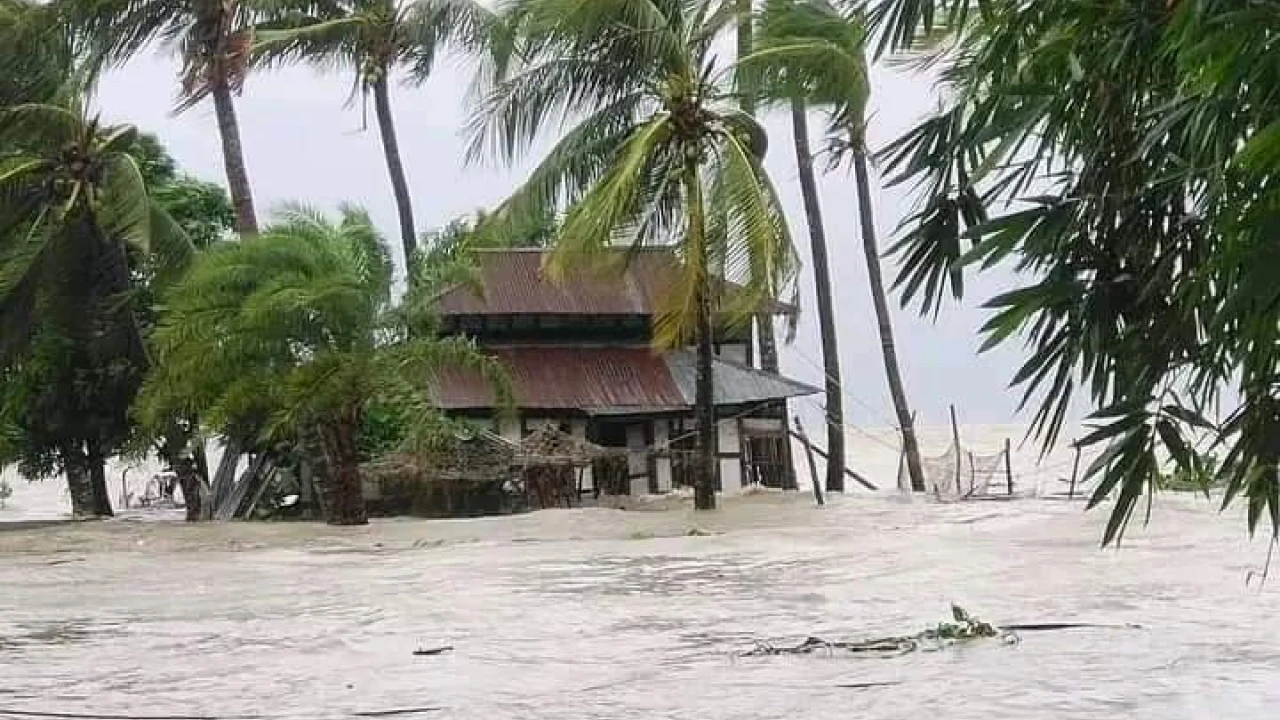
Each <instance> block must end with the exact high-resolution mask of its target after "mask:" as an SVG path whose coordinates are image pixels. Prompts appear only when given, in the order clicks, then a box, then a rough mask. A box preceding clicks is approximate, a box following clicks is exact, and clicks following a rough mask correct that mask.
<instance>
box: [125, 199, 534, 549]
mask: <svg viewBox="0 0 1280 720" xmlns="http://www.w3.org/2000/svg"><path fill="white" fill-rule="evenodd" d="M391 277H392V262H391V258H390V253H389V252H388V249H387V246H386V244H385V243H384V241H383V239H382V237H381V236H380V235H379V234H378V232H377V231H376V230H375V229H374V227H373V225H372V222H371V221H370V220H369V216H368V214H367V213H365V212H364V211H363V210H360V209H358V208H354V207H345V208H343V210H342V219H341V220H340V221H339V222H333V221H331V220H329V219H328V218H326V217H324V216H323V215H321V214H319V213H317V212H315V211H313V210H309V209H307V208H303V207H290V208H287V209H285V210H284V211H283V212H282V213H281V214H280V216H279V219H278V221H277V222H275V223H274V224H272V225H271V226H269V227H267V228H266V229H265V231H264V232H263V233H262V235H260V236H258V237H256V238H251V239H248V240H245V241H243V242H240V243H227V244H224V245H222V246H219V247H216V248H214V249H213V250H210V251H209V252H207V253H205V254H204V255H202V256H201V257H200V258H199V259H198V260H197V261H196V263H195V265H194V266H193V268H192V269H191V271H190V273H189V274H188V275H187V276H186V278H185V279H184V280H183V281H182V282H181V283H180V284H179V285H178V286H177V287H176V288H175V289H174V291H173V292H172V293H171V294H170V295H169V296H168V298H167V304H168V308H169V309H168V313H167V315H166V316H165V318H164V320H163V321H162V323H161V326H160V327H159V329H158V330H157V331H156V334H155V340H156V342H155V344H156V353H157V369H156V372H155V373H153V375H152V377H151V378H149V379H148V382H147V385H146V387H145V388H144V392H143V396H142V399H141V402H140V407H141V415H142V417H143V418H144V420H145V421H146V422H147V423H163V422H165V421H166V418H169V417H172V416H173V415H174V414H175V413H178V414H182V413H187V414H195V413H198V414H199V416H200V417H201V418H202V419H203V421H204V422H206V423H208V424H210V425H212V426H213V427H214V428H216V429H217V430H218V431H219V432H224V433H233V432H240V431H242V429H243V428H244V427H245V426H246V422H245V419H246V418H252V419H254V420H255V424H256V425H257V427H258V430H259V432H260V435H261V440H263V441H264V442H265V443H267V444H268V445H269V446H273V445H275V444H276V443H278V442H281V441H286V442H300V443H301V446H302V447H303V448H304V449H306V450H309V451H311V456H310V457H309V458H308V459H309V461H310V464H311V466H312V468H313V469H314V470H315V471H316V473H315V474H316V476H317V477H316V480H317V485H318V486H319V488H320V490H321V506H322V509H323V511H324V513H325V516H326V519H327V520H328V522H330V523H332V524H340V525H352V524H363V523H365V522H366V521H367V515H366V512H365V504H364V499H363V494H362V484H361V481H360V473H359V461H360V457H359V452H358V447H357V439H358V435H359V431H360V428H361V424H362V421H363V419H364V415H365V409H366V407H367V406H368V404H369V403H370V402H377V403H378V405H379V407H381V408H392V409H395V410H396V411H397V412H399V413H400V415H401V417H402V419H403V420H404V422H405V423H406V424H407V425H408V426H410V427H411V428H414V427H426V426H428V425H430V426H431V427H438V426H439V422H438V421H439V418H438V417H437V415H436V414H435V412H434V411H433V410H432V409H431V402H430V398H429V397H428V396H427V392H428V390H429V388H428V386H429V384H430V382H431V379H432V377H433V376H434V375H435V374H436V373H437V372H439V371H440V370H441V369H443V368H449V367H464V368H469V369H474V370H476V371H479V372H480V373H482V374H483V375H485V376H486V377H488V378H489V379H490V380H491V381H492V382H493V383H494V384H495V385H496V386H497V389H498V392H499V396H500V397H503V398H509V396H510V392H509V389H508V388H507V387H506V384H505V382H504V380H503V377H502V374H501V371H500V369H499V368H498V366H497V365H496V361H494V360H493V359H491V358H489V357H487V356H485V355H483V354H481V353H480V352H479V351H478V350H477V349H476V348H475V346H474V345H473V344H472V343H471V342H470V341H467V340H463V339H461V338H443V339H442V338H438V337H437V336H435V335H423V334H411V333H409V332H408V329H407V318H406V313H404V312H402V310H401V308H398V307H395V306H393V305H392V303H391ZM410 436H411V437H418V436H417V434H416V433H412V432H411V433H410Z"/></svg>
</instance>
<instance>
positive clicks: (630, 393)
mask: <svg viewBox="0 0 1280 720" xmlns="http://www.w3.org/2000/svg"><path fill="white" fill-rule="evenodd" d="M486 352H488V353H490V354H492V355H494V356H495V357H497V358H498V359H499V360H500V361H501V362H502V363H503V364H504V365H505V366H506V367H507V372H508V373H509V375H510V377H511V383H512V390H513V392H514V393H515V397H516V405H517V406H518V407H520V408H523V409H539V410H579V411H582V412H586V413H588V414H601V415H603V414H620V413H635V414H643V413H653V412H672V411H684V410H688V409H689V408H691V407H692V406H693V404H694V402H695V400H696V385H697V364H696V356H695V354H694V353H693V352H691V351H685V350H681V351H674V352H669V353H666V354H665V355H659V354H655V353H654V352H653V351H652V350H651V349H649V348H624V347H508V348H490V349H487V350H486ZM713 376H714V380H715V399H716V404H717V405H742V404H749V403H755V402H763V401H765V400H775V399H780V398H788V397H796V396H800V395H810V394H813V393H816V392H818V389H817V388H814V387H811V386H809V385H805V384H804V383H799V382H796V381H794V380H788V379H787V378H783V377H780V376H777V375H772V374H770V373H765V372H762V371H760V370H755V369H753V368H749V367H746V366H743V365H739V364H737V363H731V362H727V361H723V360H717V361H716V364H715V367H714V369H713ZM435 395H436V400H437V402H438V403H439V405H440V407H442V408H444V409H446V410H464V409H484V408H489V407H492V406H493V393H492V391H491V390H490V389H489V387H488V385H486V384H485V382H484V380H483V379H481V378H480V377H479V376H478V375H475V374H473V373H468V372H463V371H450V372H447V373H445V374H443V375H442V376H441V378H440V383H439V386H438V387H437V388H436V390H435Z"/></svg>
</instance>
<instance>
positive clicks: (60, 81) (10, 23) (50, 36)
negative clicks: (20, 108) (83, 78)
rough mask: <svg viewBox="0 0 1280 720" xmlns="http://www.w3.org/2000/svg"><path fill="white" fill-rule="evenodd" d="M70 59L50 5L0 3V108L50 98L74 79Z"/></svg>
mask: <svg viewBox="0 0 1280 720" xmlns="http://www.w3.org/2000/svg"><path fill="white" fill-rule="evenodd" d="M73 60H74V58H73V57H72V49H71V44H70V42H69V38H68V37H67V35H66V33H65V32H61V31H60V28H59V27H58V17H57V14H56V13H55V12H53V10H52V8H51V7H50V6H48V5H42V4H39V3H35V2H31V1H30V0H0V108H3V107H9V106H12V105H22V104H24V103H33V102H46V101H48V100H50V99H52V98H53V96H54V95H55V94H56V93H57V92H58V90H59V89H60V88H62V87H63V86H65V85H66V84H67V82H68V80H69V79H71V78H73V77H74V75H75V73H74V72H73V70H74V62H73Z"/></svg>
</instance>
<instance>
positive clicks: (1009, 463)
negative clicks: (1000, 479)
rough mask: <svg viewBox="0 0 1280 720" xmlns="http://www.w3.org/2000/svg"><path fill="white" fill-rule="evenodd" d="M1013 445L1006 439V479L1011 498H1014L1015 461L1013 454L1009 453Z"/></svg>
mask: <svg viewBox="0 0 1280 720" xmlns="http://www.w3.org/2000/svg"><path fill="white" fill-rule="evenodd" d="M1011 446H1012V443H1011V442H1009V438H1005V439H1004V479H1005V483H1006V485H1007V486H1008V488H1009V497H1013V459H1012V453H1010V452H1009V450H1010V447H1011Z"/></svg>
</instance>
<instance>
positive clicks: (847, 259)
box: [99, 55, 1019, 426]
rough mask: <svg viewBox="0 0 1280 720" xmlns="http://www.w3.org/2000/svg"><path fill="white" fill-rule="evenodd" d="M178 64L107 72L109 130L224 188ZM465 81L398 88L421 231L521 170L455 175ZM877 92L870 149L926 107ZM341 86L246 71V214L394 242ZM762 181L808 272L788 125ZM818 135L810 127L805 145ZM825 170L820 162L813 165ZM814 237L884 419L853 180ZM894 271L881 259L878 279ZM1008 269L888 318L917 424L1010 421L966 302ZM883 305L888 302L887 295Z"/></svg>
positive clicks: (145, 62)
mask: <svg viewBox="0 0 1280 720" xmlns="http://www.w3.org/2000/svg"><path fill="white" fill-rule="evenodd" d="M175 73H176V65H175V62H174V61H173V60H171V59H170V58H167V57H164V56H163V55H155V56H149V57H145V58H140V59H138V60H136V61H134V62H133V63H131V64H130V65H129V66H127V67H125V68H123V69H122V70H120V71H118V72H116V73H114V74H112V75H111V76H109V77H107V78H106V79H105V80H104V82H103V83H102V86H101V88H100V92H99V103H100V105H101V107H102V108H103V110H104V113H105V114H106V115H107V116H108V117H109V118H110V119H111V120H115V121H126V120H127V121H129V122H133V123H136V124H137V125H138V126H139V127H141V128H142V129H144V130H148V131H151V132H155V133H157V134H158V135H159V136H160V138H161V139H162V140H163V141H164V143H165V144H166V145H167V146H168V148H169V150H170V151H171V152H172V153H173V155H174V156H175V158H176V159H177V160H178V162H179V163H180V164H181V166H182V167H183V169H185V170H186V171H188V172H190V173H192V174H195V175H197V176H200V177H202V178H207V179H210V180H216V181H218V182H223V181H224V176H223V173H222V165H221V156H220V150H219V147H220V146H219V141H218V136H217V131H216V127H215V124H214V121H213V117H212V110H211V108H210V107H209V106H208V105H202V106H199V107H197V108H195V109H193V110H191V111H188V112H187V113H186V114H185V115H182V116H179V117H176V118H175V117H172V116H171V115H170V113H169V111H170V108H171V107H172V100H173V94H174V89H175V87H176V79H175ZM468 78H469V74H468V73H467V72H466V71H465V70H464V69H462V68H459V67H456V66H450V67H442V68H441V69H440V70H439V71H438V72H437V73H436V75H435V76H434V78H433V79H432V81H431V82H430V83H429V84H428V85H427V86H425V87H423V88H420V89H410V88H402V89H399V90H398V91H397V92H396V93H395V95H394V97H393V100H392V101H393V104H394V107H395V114H396V121H397V127H398V130H399V133H400V145H401V149H402V152H403V153H404V160H405V164H406V167H407V170H408V175H409V181H410V184H411V187H412V191H413V201H414V209H415V212H416V217H417V220H418V224H419V227H420V228H429V227H434V226H437V225H440V224H443V223H445V222H447V221H448V220H449V219H451V218H453V217H455V216H457V215H459V214H462V213H466V212H470V211H472V210H475V209H477V208H481V207H485V206H488V205H492V204H493V203H495V202H497V201H499V200H501V199H502V198H503V197H504V196H505V195H506V193H508V192H509V191H510V190H511V189H512V188H513V187H514V186H515V184H516V182H518V180H519V178H520V177H521V174H520V172H519V171H518V170H516V171H510V170H504V169H500V168H494V167H489V168H474V167H472V168H468V167H464V166H463V157H462V155H463V148H464V143H463V141H462V139H461V135H460V128H461V126H462V123H463V120H464V112H465V111H464V109H463V106H462V100H461V96H462V95H463V93H464V92H465V89H466V87H467V84H468ZM872 79H873V83H874V88H875V91H876V93H875V98H874V102H873V103H872V111H873V113H874V114H873V118H872V124H871V129H870V138H871V142H872V144H873V147H879V146H880V145H882V144H883V143H884V142H886V141H888V140H889V139H891V138H893V137H894V136H895V135H896V134H898V133H899V132H901V131H902V130H903V129H905V128H907V127H908V126H909V125H910V124H911V122H912V121H913V120H915V119H917V118H919V117H920V116H922V115H923V114H924V113H926V112H927V111H929V110H930V108H931V107H932V106H933V104H934V103H935V102H936V99H935V98H934V96H933V94H932V92H931V89H930V87H929V84H928V82H927V81H926V80H922V79H917V78H913V77H911V76H908V75H903V74H898V73H896V72H892V71H888V70H877V71H876V72H875V73H873V78H872ZM349 90H350V84H349V78H346V77H320V76H317V75H315V74H314V73H312V72H311V71H310V70H307V69H292V70H286V71H281V72H276V73H271V74H258V75H256V76H255V77H253V78H252V79H251V80H250V82H249V83H248V86H247V87H246V89H245V93H244V96H243V97H242V98H241V99H240V101H239V105H238V110H239V113H240V126H241V134H242V139H243V141H244V148H245V154H246V158H247V163H248V167H249V176H250V180H251V182H252V185H253V189H254V195H255V198H256V200H257V203H258V207H259V214H260V215H262V214H264V211H265V210H268V209H270V208H271V207H272V206H274V205H276V204H278V203H280V202H282V201H286V200H299V201H303V202H307V203H310V204H313V205H315V206H317V207H320V208H332V207H334V206H336V205H337V204H338V203H340V202H344V201H351V202H356V203H359V204H362V205H364V206H366V207H368V209H369V210H370V212H371V213H372V214H373V217H374V218H375V220H376V221H377V222H378V223H379V225H380V226H381V227H382V229H383V230H384V232H385V233H386V234H387V235H388V237H395V227H396V223H395V206H394V201H393V198H392V195H391V191H390V187H389V183H388V180H387V175H386V170H385V166H384V165H383V159H382V152H381V146H380V144H379V141H378V136H377V132H376V129H375V128H374V127H372V118H370V123H371V127H370V128H369V129H368V130H366V131H361V115H360V111H359V107H358V106H357V107H355V108H353V109H344V108H343V101H344V100H345V99H346V97H347V93H348V92H349ZM768 126H769V131H770V136H771V137H770V140H771V150H770V153H769V161H768V164H769V167H770V169H771V171H772V172H773V173H774V177H775V180H776V181H777V182H778V183H779V185H780V189H781V192H782V194H783V200H784V203H785V204H786V206H787V210H788V212H789V215H790V217H791V221H792V227H793V229H794V234H795V239H796V245H797V247H798V249H799V251H800V253H801V255H802V256H803V257H804V259H805V263H806V266H807V265H808V256H809V247H808V235H807V232H806V229H805V227H804V217H803V214H802V212H801V205H800V198H799V190H798V188H797V187H796V183H795V178H796V166H795V157H794V154H793V153H792V151H791V147H792V146H791V131H790V127H789V124H788V123H787V122H786V120H785V118H781V117H771V118H769V121H768ZM820 128H821V125H820V123H819V121H818V119H817V118H816V117H815V118H814V123H813V132H814V133H815V135H816V134H817V133H818V131H819V130H820ZM819 166H820V167H821V166H822V163H819ZM821 182H822V194H823V201H824V206H823V210H824V212H825V214H826V221H827V232H828V236H829V241H830V242H831V244H832V270H833V274H834V284H835V304H836V312H837V317H838V321H839V327H840V330H841V336H840V343H841V345H840V351H841V359H842V368H843V372H844V379H845V382H844V384H845V387H846V389H847V392H846V396H847V399H846V401H845V404H846V408H847V412H848V417H849V420H850V422H852V423H856V424H859V425H864V426H865V425H886V424H889V423H890V422H891V419H892V406H891V405H890V403H889V398H888V392H887V390H886V387H885V381H884V373H883V366H882V364H881V357H880V347H879V341H878V339H877V336H876V331H875V319H874V314H873V311H872V306H871V301H870V298H869V295H868V293H867V289H866V272H865V269H864V263H863V259H862V252H861V245H860V238H859V234H858V232H857V202H856V199H855V198H856V196H855V194H854V187H853V181H852V177H851V175H850V174H848V173H846V172H845V171H838V172H836V173H832V174H830V175H827V176H826V177H825V178H823V179H822V180H821ZM909 208H910V203H909V202H908V200H907V199H906V197H905V196H904V194H903V193H902V192H897V191H881V192H880V193H879V203H878V206H877V207H876V208H875V210H876V213H877V221H878V225H879V227H880V232H881V240H882V246H884V247H887V245H888V241H889V239H890V238H891V237H892V232H893V230H894V227H895V226H896V224H897V223H898V221H899V220H900V219H901V218H902V217H903V216H904V215H905V214H906V213H907V212H908V210H909ZM893 273H894V269H893V268H892V267H890V266H888V265H886V275H887V276H888V277H892V275H893ZM1010 282H1011V278H1010V276H1009V275H1007V274H1006V275H998V276H996V275H993V276H992V277H989V278H984V279H983V280H982V281H980V282H977V283H974V284H973V285H972V287H971V291H970V295H969V297H968V298H967V299H966V301H965V304H964V306H956V305H954V304H952V305H949V306H947V307H945V308H944V309H943V311H942V313H941V315H940V316H939V317H938V319H937V321H936V322H934V321H930V320H924V319H921V318H919V317H917V316H916V315H915V314H914V313H911V312H907V311H896V316H895V321H896V326H895V328H896V330H897V335H898V342H899V356H900V358H901V361H902V364H903V366H904V372H905V377H906V385H907V391H908V393H909V394H910V397H911V400H912V403H913V405H914V407H915V409H916V412H917V414H918V418H919V422H920V423H922V424H927V425H933V424H941V423H944V422H946V417H947V405H948V404H949V403H955V404H956V405H957V406H958V407H959V409H960V413H961V418H962V422H977V423H995V422H1008V421H1010V420H1012V419H1014V415H1013V412H1014V408H1015V406H1016V400H1017V397H1016V395H1014V394H1013V393H1011V392H1010V391H1008V390H1006V384H1007V381H1008V379H1009V378H1010V377H1011V376H1012V374H1013V371H1014V370H1015V368H1016V366H1017V361H1018V357H1019V356H1018V353H1017V352H1014V351H1011V350H1010V349H1002V350H999V351H995V352H991V353H987V354H985V355H983V356H981V357H978V356H976V354H975V351H976V349H977V347H978V345H979V344H980V340H979V338H978V336H977V334H976V330H977V328H978V327H979V326H980V325H981V323H982V318H983V317H984V314H985V313H984V311H982V310H980V309H978V308H977V305H978V302H979V301H980V300H981V299H983V298H986V297H989V296H990V295H991V293H992V292H993V291H995V290H998V289H1000V288H1001V287H1002V286H1008V285H1009V284H1010ZM813 297H814V296H813V283H812V280H811V279H810V277H809V275H808V274H807V272H806V274H805V276H804V281H803V285H802V295H801V302H802V316H801V322H800V326H799V334H798V337H797V339H796V342H795V343H794V345H793V346H791V347H789V348H784V350H783V365H784V371H785V372H787V373H788V374H790V375H792V376H794V377H796V378H798V379H802V380H807V381H810V382H813V383H814V384H818V385H820V384H821V379H822V371H821V369H820V365H819V363H820V357H821V355H820V351H819V344H818V333H817V322H816V311H815V310H814V307H815V305H814V299H813ZM895 306H896V301H895Z"/></svg>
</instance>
